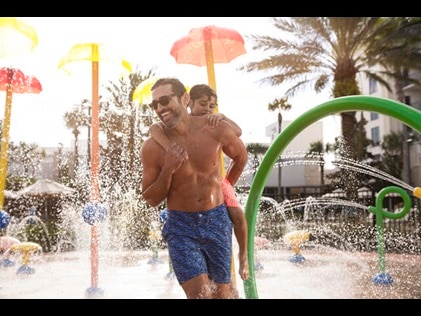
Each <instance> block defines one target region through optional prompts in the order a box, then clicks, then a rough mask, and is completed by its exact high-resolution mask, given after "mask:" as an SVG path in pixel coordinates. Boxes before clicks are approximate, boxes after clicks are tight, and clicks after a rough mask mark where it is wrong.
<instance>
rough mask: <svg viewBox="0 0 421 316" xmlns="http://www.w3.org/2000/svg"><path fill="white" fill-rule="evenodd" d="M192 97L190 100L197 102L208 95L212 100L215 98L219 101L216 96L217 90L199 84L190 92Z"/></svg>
mask: <svg viewBox="0 0 421 316" xmlns="http://www.w3.org/2000/svg"><path fill="white" fill-rule="evenodd" d="M189 95H190V99H191V100H192V101H195V100H197V99H200V98H201V97H203V96H204V95H206V96H207V97H209V98H211V97H214V98H215V100H218V97H217V95H216V92H215V90H213V89H212V88H211V87H210V86H208V85H207V84H197V85H194V86H193V87H192V88H191V89H190V92H189Z"/></svg>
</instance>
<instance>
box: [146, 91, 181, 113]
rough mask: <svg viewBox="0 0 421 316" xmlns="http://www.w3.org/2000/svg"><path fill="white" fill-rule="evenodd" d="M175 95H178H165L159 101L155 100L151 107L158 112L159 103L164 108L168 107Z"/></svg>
mask: <svg viewBox="0 0 421 316" xmlns="http://www.w3.org/2000/svg"><path fill="white" fill-rule="evenodd" d="M175 95H177V94H175V93H173V94H169V95H163V96H162V97H160V98H159V99H158V100H153V101H152V103H150V104H149V106H150V107H151V108H152V109H154V110H156V109H157V108H158V103H159V104H161V105H163V106H167V105H168V103H170V100H171V98H172V97H173V96H175Z"/></svg>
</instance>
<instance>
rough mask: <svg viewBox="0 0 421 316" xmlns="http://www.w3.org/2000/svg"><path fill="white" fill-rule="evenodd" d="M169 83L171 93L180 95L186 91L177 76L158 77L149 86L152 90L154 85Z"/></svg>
mask: <svg viewBox="0 0 421 316" xmlns="http://www.w3.org/2000/svg"><path fill="white" fill-rule="evenodd" d="M166 84H170V85H171V88H172V93H174V94H176V95H177V96H179V97H181V96H182V95H183V94H184V93H185V92H186V87H185V86H184V84H183V83H182V82H181V81H180V80H178V79H177V78H160V79H158V80H157V81H156V82H155V83H154V85H153V86H152V88H151V91H153V90H154V89H155V88H156V87H159V86H163V85H166Z"/></svg>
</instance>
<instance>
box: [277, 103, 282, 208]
mask: <svg viewBox="0 0 421 316" xmlns="http://www.w3.org/2000/svg"><path fill="white" fill-rule="evenodd" d="M281 128H282V114H281V111H279V112H278V134H281ZM278 163H279V164H278V201H279V200H280V198H281V196H282V168H281V163H282V159H281V156H279V158H278Z"/></svg>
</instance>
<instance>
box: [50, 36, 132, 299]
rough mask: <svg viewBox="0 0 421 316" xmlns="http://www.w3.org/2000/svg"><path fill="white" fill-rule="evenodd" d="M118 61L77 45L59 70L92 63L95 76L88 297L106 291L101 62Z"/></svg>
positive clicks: (93, 48) (99, 46)
mask: <svg viewBox="0 0 421 316" xmlns="http://www.w3.org/2000/svg"><path fill="white" fill-rule="evenodd" d="M115 60H116V59H114V58H110V57H109V56H107V54H106V52H105V49H104V45H103V44H98V43H79V44H75V45H74V46H73V47H72V48H71V49H70V50H69V52H68V54H67V55H66V56H64V57H63V58H62V59H61V60H60V62H59V65H58V68H59V69H62V70H64V71H66V72H67V73H69V74H71V71H70V69H69V68H68V66H69V65H70V64H73V63H75V62H90V63H91V67H92V68H91V69H92V71H91V76H92V109H91V128H92V142H91V184H92V192H91V202H92V203H93V204H91V205H89V206H88V207H87V208H85V209H84V211H85V210H86V212H87V213H88V215H92V216H93V217H95V218H92V216H91V218H89V219H87V222H89V224H91V287H90V288H88V290H87V292H86V294H87V295H88V296H90V295H93V296H94V295H98V294H99V295H101V293H102V291H101V290H100V289H99V288H98V231H97V227H96V225H95V224H96V222H97V220H103V219H104V214H101V215H99V216H98V214H95V212H96V211H102V213H104V212H105V211H106V209H105V208H104V207H103V206H101V205H99V197H100V192H99V179H98V171H99V62H100V61H101V62H102V61H115ZM121 65H122V67H123V68H125V69H126V70H128V71H129V72H131V71H132V69H131V66H130V63H128V62H127V61H125V60H121Z"/></svg>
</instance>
